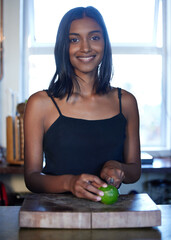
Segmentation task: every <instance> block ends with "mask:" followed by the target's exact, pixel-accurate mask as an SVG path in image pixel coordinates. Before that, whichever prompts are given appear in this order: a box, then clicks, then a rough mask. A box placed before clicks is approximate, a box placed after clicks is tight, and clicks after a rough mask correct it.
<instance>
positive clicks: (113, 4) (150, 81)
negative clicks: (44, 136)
mask: <svg viewBox="0 0 171 240" xmlns="http://www.w3.org/2000/svg"><path fill="white" fill-rule="evenodd" d="M90 5H92V6H94V7H96V8H97V9H98V10H99V11H100V12H101V13H102V15H103V17H104V20H105V23H106V26H107V28H108V32H109V36H110V40H111V43H112V53H113V63H114V77H113V79H112V85H113V86H116V87H117V86H119V87H122V88H124V89H126V90H128V91H130V92H132V93H133V94H134V95H135V97H136V98H137V101H138V106H139V111H140V137H141V146H142V149H143V150H148V151H153V153H154V151H158V150H160V152H161V150H169V149H170V135H169V131H170V126H169V123H170V117H169V116H170V115H169V114H170V113H168V109H167V107H166V106H167V103H168V95H167V94H168V92H167V84H168V81H167V61H166V60H167V56H166V43H167V42H166V33H167V31H166V0H120V1H118V0H112V1H110V0H106V1H102V0H98V1H97V0H82V1H81V0H72V1H70V0H63V1H62V2H60V4H59V2H58V1H56V0H49V1H48V3H47V1H46V0H31V1H28V0H27V1H25V6H24V7H25V12H26V14H25V16H26V17H25V29H26V30H25V31H26V32H25V36H26V38H25V39H26V42H25V44H26V45H25V63H26V65H25V86H26V87H25V89H28V90H27V92H26V96H27V97H28V96H29V95H31V94H32V93H34V92H36V91H38V90H42V89H44V88H47V87H48V85H49V82H50V81H51V79H52V77H53V74H54V72H55V62H54V56H53V51H54V43H55V39H56V33H57V28H58V24H59V22H60V20H61V18H62V16H63V15H64V14H65V12H67V11H68V10H69V9H71V8H73V7H76V6H90Z"/></svg>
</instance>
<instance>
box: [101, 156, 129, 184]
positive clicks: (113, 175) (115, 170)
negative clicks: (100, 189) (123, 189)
mask: <svg viewBox="0 0 171 240" xmlns="http://www.w3.org/2000/svg"><path fill="white" fill-rule="evenodd" d="M100 177H101V178H102V179H104V180H105V181H106V182H107V183H108V184H110V185H113V186H115V187H116V188H119V187H120V185H121V183H122V181H123V180H124V178H125V174H124V171H123V168H122V163H120V162H118V161H114V160H111V161H108V162H106V163H105V164H104V166H103V168H102V170H101V173H100Z"/></svg>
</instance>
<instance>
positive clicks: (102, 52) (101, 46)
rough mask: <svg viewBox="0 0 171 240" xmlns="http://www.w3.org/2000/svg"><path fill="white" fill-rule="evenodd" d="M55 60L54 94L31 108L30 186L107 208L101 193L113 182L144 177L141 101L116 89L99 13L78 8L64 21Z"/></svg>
mask: <svg viewBox="0 0 171 240" xmlns="http://www.w3.org/2000/svg"><path fill="white" fill-rule="evenodd" d="M54 54H55V62H56V71H55V74H54V77H53V79H52V81H51V83H50V86H49V88H48V90H46V91H40V92H37V93H35V94H34V95H32V96H31V97H30V98H29V100H28V102H27V106H26V111H25V120H24V134H25V136H24V137H25V158H24V159H25V165H24V167H25V181H26V185H27V187H28V188H29V189H30V190H31V191H34V192H46V193H61V192H68V191H69V192H71V193H73V194H74V195H75V196H77V197H79V198H86V199H90V200H93V201H100V200H101V196H103V195H104V193H103V191H101V190H100V189H99V187H107V183H108V182H109V180H110V179H111V178H112V179H113V180H114V181H113V183H112V184H113V185H114V186H115V187H116V188H119V187H120V185H121V184H122V182H124V183H133V182H135V181H137V180H138V179H139V177H140V173H141V163H140V139H139V114H138V107H137V102H136V99H135V97H134V96H133V95H132V94H130V93H129V92H127V91H125V90H123V89H120V88H113V87H111V85H110V81H111V76H112V52H111V45H110V41H109V37H108V33H107V29H106V26H105V23H104V20H103V17H102V16H101V14H100V13H99V11H98V10H97V9H95V8H93V7H86V8H84V7H78V8H74V9H71V10H70V11H68V12H67V13H66V14H65V15H64V17H63V18H62V20H61V23H60V25H59V29H58V33H57V37H56V44H55V51H54ZM43 152H44V154H45V167H44V168H43V166H42V158H43Z"/></svg>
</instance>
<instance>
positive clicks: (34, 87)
mask: <svg viewBox="0 0 171 240" xmlns="http://www.w3.org/2000/svg"><path fill="white" fill-rule="evenodd" d="M54 73H55V61H54V56H53V55H31V56H30V57H29V96H30V95H31V94H33V93H35V92H37V91H41V90H43V89H47V88H48V86H49V83H50V81H51V80H52V77H53V75H54Z"/></svg>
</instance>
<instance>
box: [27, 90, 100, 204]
mask: <svg viewBox="0 0 171 240" xmlns="http://www.w3.org/2000/svg"><path fill="white" fill-rule="evenodd" d="M49 104H51V102H50V99H49V98H48V97H47V96H46V93H45V92H38V93H36V94H34V95H32V96H31V97H30V98H29V100H28V102H27V106H26V110H25V116H24V138H25V159H24V177H25V183H26V186H27V188H28V189H29V190H30V191H32V192H38V193H39V192H44V193H61V192H66V191H70V192H72V193H73V194H74V195H76V196H77V197H80V198H88V199H90V200H93V201H99V200H100V197H99V195H100V194H102V192H101V191H99V190H98V187H97V186H102V185H103V186H105V183H104V182H103V181H102V180H101V179H100V178H98V177H97V176H94V175H89V174H81V175H78V176H74V175H61V176H52V175H45V174H43V173H42V167H43V135H44V132H45V122H46V117H47V115H48V114H47V112H48V109H49Z"/></svg>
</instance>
